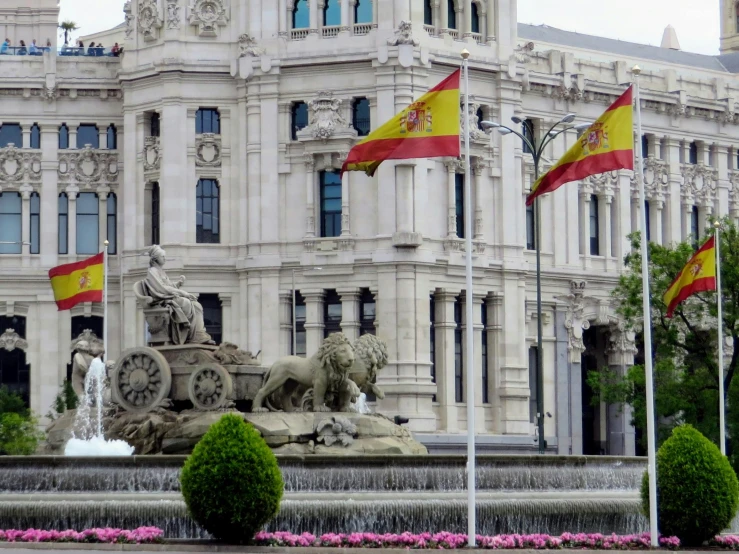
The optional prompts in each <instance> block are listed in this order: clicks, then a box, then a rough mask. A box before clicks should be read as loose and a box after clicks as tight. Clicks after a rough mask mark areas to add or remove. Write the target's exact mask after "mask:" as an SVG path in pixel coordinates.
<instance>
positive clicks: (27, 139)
mask: <svg viewBox="0 0 739 554" xmlns="http://www.w3.org/2000/svg"><path fill="white" fill-rule="evenodd" d="M21 132H22V133H23V138H22V139H21V144H19V145H18V148H31V126H30V125H26V126H25V127H23V128H22V130H21Z"/></svg>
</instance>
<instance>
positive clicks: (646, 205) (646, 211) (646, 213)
mask: <svg viewBox="0 0 739 554" xmlns="http://www.w3.org/2000/svg"><path fill="white" fill-rule="evenodd" d="M644 217H645V218H646V220H647V242H649V241H650V240H652V225H651V224H650V221H649V200H645V201H644ZM639 225H640V226H641V223H640V224H639Z"/></svg>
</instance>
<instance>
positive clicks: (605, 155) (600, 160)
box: [526, 87, 634, 206]
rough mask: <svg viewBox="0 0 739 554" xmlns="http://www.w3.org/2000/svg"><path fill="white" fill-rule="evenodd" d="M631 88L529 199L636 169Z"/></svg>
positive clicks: (533, 189) (540, 181)
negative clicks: (596, 177) (602, 175)
mask: <svg viewBox="0 0 739 554" xmlns="http://www.w3.org/2000/svg"><path fill="white" fill-rule="evenodd" d="M631 88H632V87H629V88H628V89H627V90H626V92H624V93H623V94H622V95H621V96H620V97H619V99H618V100H616V101H615V102H614V103H613V104H611V107H610V108H608V109H607V110H606V111H605V113H604V114H603V115H601V116H600V117H599V118H598V119H597V120H596V121H595V123H593V124H592V125H591V126H590V127H589V128H588V130H587V131H585V132H584V133H583V134H582V136H581V137H580V139H579V140H578V141H577V142H576V143H575V144H574V145H573V146H572V147H571V148H570V149H569V150H568V151H567V153H566V154H565V155H564V156H562V158H560V160H559V161H558V162H557V163H556V164H554V166H553V167H552V169H550V170H549V171H548V172H546V173H545V174H544V175H542V176H541V177H539V179H538V180H537V181H536V182H535V183H534V184H533V186H532V187H531V192H530V193H529V195H528V197H527V198H526V205H527V206H529V205H531V203H532V202H533V201H534V198H536V197H537V196H541V195H542V194H546V193H547V192H552V191H553V190H556V189H558V188H559V187H561V186H562V185H564V184H565V183H570V182H572V181H579V180H580V179H584V178H585V177H589V176H590V175H597V174H599V173H605V172H607V171H614V170H616V169H634V131H633V128H634V124H633V108H632V105H631V104H632V100H631V92H632V91H631Z"/></svg>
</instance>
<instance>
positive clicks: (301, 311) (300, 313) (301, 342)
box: [290, 290, 305, 356]
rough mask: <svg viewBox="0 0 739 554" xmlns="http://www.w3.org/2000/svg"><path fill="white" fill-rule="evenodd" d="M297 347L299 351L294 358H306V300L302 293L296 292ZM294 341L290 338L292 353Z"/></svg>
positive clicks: (294, 353) (294, 354)
mask: <svg viewBox="0 0 739 554" xmlns="http://www.w3.org/2000/svg"><path fill="white" fill-rule="evenodd" d="M294 331H295V335H296V336H295V347H296V348H297V350H296V351H295V352H293V353H292V354H293V356H305V298H304V297H303V295H302V294H300V291H297V290H296V291H295V330H294ZM292 347H293V341H292V337H290V350H291V351H292Z"/></svg>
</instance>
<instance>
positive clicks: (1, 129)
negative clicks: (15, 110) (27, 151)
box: [0, 123, 23, 148]
mask: <svg viewBox="0 0 739 554" xmlns="http://www.w3.org/2000/svg"><path fill="white" fill-rule="evenodd" d="M10 144H13V145H15V147H16V148H23V131H22V129H21V126H20V125H19V124H18V123H3V124H2V126H0V148H5V147H6V146H8V145H10Z"/></svg>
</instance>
